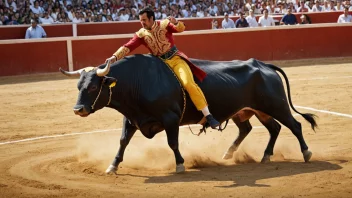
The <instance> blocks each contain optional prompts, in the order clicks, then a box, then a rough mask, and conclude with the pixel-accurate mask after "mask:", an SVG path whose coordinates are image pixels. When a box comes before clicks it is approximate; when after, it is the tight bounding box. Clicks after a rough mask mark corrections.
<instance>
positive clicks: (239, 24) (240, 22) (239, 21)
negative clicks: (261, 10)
mask: <svg viewBox="0 0 352 198" xmlns="http://www.w3.org/2000/svg"><path fill="white" fill-rule="evenodd" d="M235 25H236V28H244V27H248V26H249V24H248V22H247V20H246V19H245V18H244V14H243V13H242V12H241V13H240V18H239V19H237V20H236V23H235Z"/></svg>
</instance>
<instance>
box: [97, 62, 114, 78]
mask: <svg viewBox="0 0 352 198" xmlns="http://www.w3.org/2000/svg"><path fill="white" fill-rule="evenodd" d="M110 64H111V63H110V61H108V62H107V63H106V66H105V68H104V69H100V68H98V69H97V75H98V76H101V77H102V76H106V75H107V74H108V73H109V71H110Z"/></svg>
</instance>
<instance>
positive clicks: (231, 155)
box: [222, 152, 233, 160]
mask: <svg viewBox="0 0 352 198" xmlns="http://www.w3.org/2000/svg"><path fill="white" fill-rule="evenodd" d="M232 157H233V154H231V153H228V152H226V153H225V154H224V156H222V159H224V160H229V159H232Z"/></svg>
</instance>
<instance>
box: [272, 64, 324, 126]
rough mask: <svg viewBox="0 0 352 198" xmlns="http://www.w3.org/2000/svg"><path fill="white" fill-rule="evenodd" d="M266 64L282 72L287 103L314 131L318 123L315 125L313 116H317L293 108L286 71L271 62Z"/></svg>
mask: <svg viewBox="0 0 352 198" xmlns="http://www.w3.org/2000/svg"><path fill="white" fill-rule="evenodd" d="M267 65H268V66H269V67H270V68H271V69H273V70H275V71H278V72H280V73H281V74H282V76H284V78H285V80H286V85H287V95H288V101H289V104H290V106H291V108H292V109H293V110H294V111H295V112H296V113H298V114H300V115H301V116H303V118H304V119H305V120H307V121H308V122H309V123H310V125H311V127H312V129H313V131H315V127H318V125H317V123H316V121H315V118H316V117H317V116H316V115H314V114H311V113H300V112H298V111H297V110H296V109H295V107H294V106H293V104H292V100H291V92H290V83H289V81H288V78H287V76H286V73H285V72H284V71H283V70H282V69H281V68H279V67H277V66H275V65H271V64H267Z"/></svg>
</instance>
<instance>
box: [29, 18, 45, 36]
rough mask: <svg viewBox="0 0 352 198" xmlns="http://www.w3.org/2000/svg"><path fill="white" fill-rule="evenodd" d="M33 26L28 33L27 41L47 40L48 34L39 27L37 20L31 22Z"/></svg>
mask: <svg viewBox="0 0 352 198" xmlns="http://www.w3.org/2000/svg"><path fill="white" fill-rule="evenodd" d="M31 23H32V25H31V26H30V27H29V28H28V29H27V31H26V36H25V38H26V39H35V38H45V37H46V33H45V30H44V29H43V28H42V26H40V25H38V21H37V19H32V20H31Z"/></svg>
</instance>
